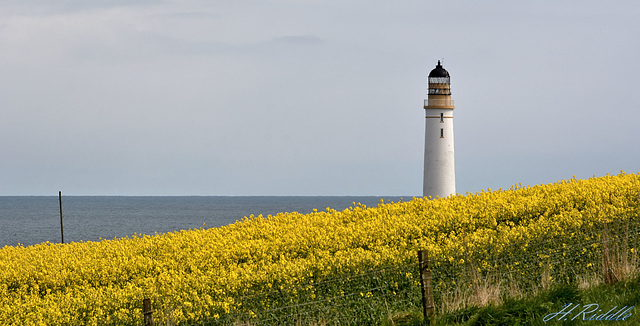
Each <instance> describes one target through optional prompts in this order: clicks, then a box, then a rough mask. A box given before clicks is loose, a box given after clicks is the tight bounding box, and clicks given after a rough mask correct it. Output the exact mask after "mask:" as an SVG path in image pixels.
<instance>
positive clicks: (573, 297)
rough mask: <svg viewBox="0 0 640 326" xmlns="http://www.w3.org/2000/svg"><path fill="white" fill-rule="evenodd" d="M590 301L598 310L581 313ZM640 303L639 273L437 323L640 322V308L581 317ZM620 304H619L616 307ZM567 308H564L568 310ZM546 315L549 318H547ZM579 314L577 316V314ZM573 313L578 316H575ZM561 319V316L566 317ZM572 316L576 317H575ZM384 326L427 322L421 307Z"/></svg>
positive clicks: (507, 300) (456, 314)
mask: <svg viewBox="0 0 640 326" xmlns="http://www.w3.org/2000/svg"><path fill="white" fill-rule="evenodd" d="M568 303H573V304H574V305H575V304H580V306H579V307H577V308H576V309H575V310H573V311H571V312H570V313H569V314H567V315H561V314H559V315H555V317H552V316H550V314H553V313H557V312H560V311H561V310H562V308H563V306H564V305H565V304H568ZM588 304H598V305H599V310H596V311H595V312H594V313H586V314H580V312H581V311H583V309H589V310H591V309H593V308H595V306H591V307H589V308H584V306H585V305H588ZM639 304H640V276H636V277H635V278H632V279H630V280H627V281H622V282H618V283H616V284H613V285H609V284H600V285H597V286H594V287H591V288H588V289H580V288H579V287H578V286H577V285H576V284H572V285H556V286H555V287H553V288H552V289H551V290H547V291H543V292H540V293H538V294H537V295H535V296H531V297H522V298H517V299H514V298H505V299H504V300H503V303H502V304H500V305H489V306H486V307H477V306H473V307H468V308H464V309H460V310H457V311H454V312H450V313H445V314H443V315H440V316H439V317H438V320H437V325H465V326H479V325H483V326H485V325H510V326H512V325H534V326H535V325H589V324H594V325H598V324H605V325H606V324H610V325H616V326H617V325H638V324H640V316H638V314H640V312H639V311H638V309H637V308H633V309H631V310H629V311H628V312H627V313H626V314H631V316H630V317H628V318H626V320H624V321H621V320H609V321H606V320H601V321H596V320H584V321H583V320H582V319H583V317H586V318H587V319H588V318H589V317H591V316H593V315H594V314H595V315H596V316H598V315H602V314H605V313H607V312H608V311H610V310H612V309H613V312H612V313H611V314H613V313H615V312H617V311H620V309H622V308H623V307H625V306H627V307H634V306H638V305H639ZM616 306H617V308H616ZM589 310H587V311H589ZM567 311H568V310H565V312H567ZM545 316H549V317H548V318H549V320H547V321H546V322H545V321H544V318H545ZM576 316H577V317H576ZM574 317H576V318H575V319H574ZM565 318H566V320H562V321H560V320H559V319H565ZM571 319H574V320H573V321H572V320H571ZM384 325H385V326H388V325H395V326H408V325H424V324H423V321H422V317H421V316H420V313H419V312H418V311H411V312H407V313H401V314H396V315H395V316H393V317H392V319H391V320H390V321H388V322H386V323H384Z"/></svg>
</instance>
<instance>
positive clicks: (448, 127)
mask: <svg viewBox="0 0 640 326" xmlns="http://www.w3.org/2000/svg"><path fill="white" fill-rule="evenodd" d="M450 85H451V83H450V76H449V72H448V71H446V70H445V69H444V68H442V64H441V63H440V60H438V64H437V65H436V67H435V69H433V70H431V72H430V73H429V88H428V90H427V99H426V100H424V111H425V116H426V119H425V120H426V122H425V137H424V181H423V185H422V195H423V196H424V197H429V196H430V197H431V198H433V199H435V198H436V197H440V198H443V197H447V196H449V195H451V194H455V193H456V166H455V159H454V150H453V109H454V108H455V106H454V104H453V100H452V99H451V87H450Z"/></svg>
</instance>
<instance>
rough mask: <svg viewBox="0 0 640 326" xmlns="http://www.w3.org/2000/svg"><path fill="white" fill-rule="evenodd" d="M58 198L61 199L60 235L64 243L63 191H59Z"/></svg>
mask: <svg viewBox="0 0 640 326" xmlns="http://www.w3.org/2000/svg"><path fill="white" fill-rule="evenodd" d="M58 200H59V201H60V236H61V237H62V243H64V226H63V225H62V191H58Z"/></svg>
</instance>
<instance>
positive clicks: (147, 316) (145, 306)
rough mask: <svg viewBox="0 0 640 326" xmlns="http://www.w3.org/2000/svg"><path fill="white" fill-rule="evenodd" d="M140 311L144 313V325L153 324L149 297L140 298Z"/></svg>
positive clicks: (151, 325) (150, 325)
mask: <svg viewBox="0 0 640 326" xmlns="http://www.w3.org/2000/svg"><path fill="white" fill-rule="evenodd" d="M142 313H143V314H144V326H154V325H153V311H152V310H151V299H149V298H146V299H144V300H142Z"/></svg>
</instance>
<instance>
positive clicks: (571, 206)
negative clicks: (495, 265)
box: [0, 173, 640, 325]
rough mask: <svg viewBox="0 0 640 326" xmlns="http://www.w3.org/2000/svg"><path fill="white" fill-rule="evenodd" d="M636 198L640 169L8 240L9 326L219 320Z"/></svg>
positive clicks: (632, 205) (604, 216) (489, 253)
mask: <svg viewBox="0 0 640 326" xmlns="http://www.w3.org/2000/svg"><path fill="white" fill-rule="evenodd" d="M639 197H640V175H638V174H624V173H620V174H619V175H617V176H608V175H607V176H605V177H598V178H596V177H594V178H590V179H587V180H576V179H571V180H568V181H560V182H557V183H554V184H549V185H536V186H526V187H522V186H514V187H512V188H511V189H509V190H502V189H500V190H491V189H489V190H486V191H483V192H481V193H477V194H468V195H457V196H451V197H448V198H443V199H437V200H425V199H422V198H414V199H412V200H410V201H406V202H399V203H381V204H380V205H378V206H377V207H365V206H363V205H359V204H357V203H354V207H351V208H349V209H346V210H344V211H336V210H333V209H330V208H327V209H326V210H323V211H317V212H314V213H311V214H299V213H295V212H292V213H282V214H278V215H276V216H267V217H263V216H250V217H247V218H245V219H244V220H243V221H239V222H236V223H234V224H231V225H228V226H224V227H220V228H210V229H199V230H189V231H180V232H173V233H167V234H160V235H155V236H138V235H134V236H132V237H131V238H124V239H115V240H104V241H100V242H82V243H70V244H52V243H42V244H38V245H34V246H29V247H9V246H7V247H4V248H2V249H0V325H105V324H114V325H122V324H125V325H141V324H142V304H141V303H142V299H143V298H151V299H152V301H154V302H164V303H173V304H174V305H175V306H179V307H180V308H179V309H173V310H172V311H171V312H170V314H171V318H172V319H173V320H174V321H176V322H180V321H185V320H197V319H198V318H202V317H213V318H217V317H219V316H220V315H223V314H224V313H225V312H228V311H230V310H231V309H234V308H237V307H238V304H240V303H239V302H237V298H239V297H242V296H246V295H250V294H252V293H256V292H263V291H269V290H274V289H276V290H277V289H284V288H288V287H291V286H293V285H296V284H302V283H306V282H308V281H309V280H313V279H323V278H326V277H331V276H334V275H345V274H357V273H360V272H363V271H365V270H369V269H372V268H376V267H381V266H389V265H393V264H402V263H406V262H407V261H410V260H415V255H416V254H415V252H416V250H419V249H428V250H429V253H430V256H431V257H434V259H436V260H438V261H443V262H449V263H452V264H465V262H464V259H461V258H459V257H461V256H460V255H459V253H460V252H466V253H468V255H469V254H470V255H472V256H473V257H475V258H474V259H475V261H476V262H477V264H478V266H479V267H481V266H483V265H487V264H491V262H492V261H493V260H494V259H496V258H500V257H504V256H507V255H511V254H515V253H516V252H518V253H519V254H521V253H522V252H527V251H530V252H532V253H533V254H536V252H535V250H536V248H540V246H542V245H545V244H546V243H549V242H553V243H556V244H564V245H570V244H571V243H572V242H576V241H585V240H588V239H591V238H593V237H594V233H593V230H594V228H598V227H601V226H602V225H604V223H606V222H611V221H615V220H616V219H618V220H620V219H628V218H637V217H638V206H639ZM572 264H575V266H573V268H585V269H586V268H589V267H590V266H588V262H585V263H584V266H582V267H581V265H580V261H575V262H572ZM267 305H268V303H267ZM212 311H217V312H216V313H212ZM211 314H214V316H211Z"/></svg>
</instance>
